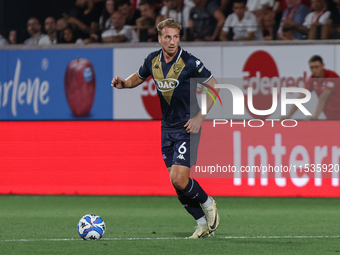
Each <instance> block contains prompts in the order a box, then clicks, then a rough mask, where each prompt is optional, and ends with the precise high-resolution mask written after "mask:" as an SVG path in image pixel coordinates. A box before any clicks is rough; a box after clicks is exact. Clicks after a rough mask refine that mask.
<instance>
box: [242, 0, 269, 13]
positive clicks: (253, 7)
mask: <svg viewBox="0 0 340 255" xmlns="http://www.w3.org/2000/svg"><path fill="white" fill-rule="evenodd" d="M274 4H275V0H248V1H247V5H246V7H247V11H250V12H252V13H254V14H255V15H256V14H257V12H259V11H261V10H262V9H263V8H264V7H265V6H266V7H267V6H268V7H269V8H273V7H274Z"/></svg>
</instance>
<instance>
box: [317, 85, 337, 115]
mask: <svg viewBox="0 0 340 255" xmlns="http://www.w3.org/2000/svg"><path fill="white" fill-rule="evenodd" d="M332 92H333V91H331V90H329V89H325V90H324V91H323V92H322V93H321V95H320V97H319V101H318V104H317V106H316V110H315V113H314V116H313V118H314V119H317V118H318V117H319V115H320V114H321V112H322V111H323V109H324V108H325V105H326V103H327V100H328V98H329V96H330V95H331V94H332Z"/></svg>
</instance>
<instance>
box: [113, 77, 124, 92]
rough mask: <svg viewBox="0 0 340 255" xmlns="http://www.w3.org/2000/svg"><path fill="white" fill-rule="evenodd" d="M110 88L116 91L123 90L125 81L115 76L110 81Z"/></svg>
mask: <svg viewBox="0 0 340 255" xmlns="http://www.w3.org/2000/svg"><path fill="white" fill-rule="evenodd" d="M111 87H115V88H117V89H123V88H125V80H124V79H122V78H120V77H119V76H116V77H114V78H113V79H112V82H111Z"/></svg>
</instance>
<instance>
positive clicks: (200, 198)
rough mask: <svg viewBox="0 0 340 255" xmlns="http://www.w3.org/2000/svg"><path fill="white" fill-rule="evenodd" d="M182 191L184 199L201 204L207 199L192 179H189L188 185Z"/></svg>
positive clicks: (205, 194)
mask: <svg viewBox="0 0 340 255" xmlns="http://www.w3.org/2000/svg"><path fill="white" fill-rule="evenodd" d="M182 191H183V193H184V195H185V196H186V197H188V198H189V199H191V200H195V201H197V202H199V203H201V204H203V203H204V202H206V201H207V199H208V195H207V193H205V191H204V190H203V189H202V187H201V186H200V185H199V183H198V182H197V181H196V180H194V179H192V178H189V182H188V185H187V186H186V187H185V188H184V189H183V190H182Z"/></svg>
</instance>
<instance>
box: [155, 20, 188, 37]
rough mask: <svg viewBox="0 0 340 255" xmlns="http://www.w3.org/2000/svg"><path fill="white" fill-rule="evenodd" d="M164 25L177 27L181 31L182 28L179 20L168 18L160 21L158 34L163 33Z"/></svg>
mask: <svg viewBox="0 0 340 255" xmlns="http://www.w3.org/2000/svg"><path fill="white" fill-rule="evenodd" d="M164 27H170V28H177V29H178V30H179V31H181V29H182V25H181V24H179V23H178V22H177V20H174V19H166V20H163V21H161V22H159V23H158V25H157V31H158V35H162V30H163V28H164Z"/></svg>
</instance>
